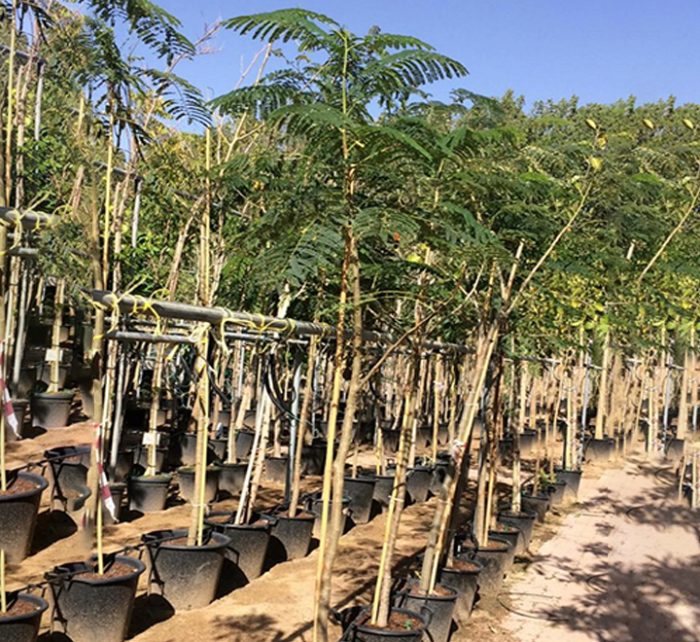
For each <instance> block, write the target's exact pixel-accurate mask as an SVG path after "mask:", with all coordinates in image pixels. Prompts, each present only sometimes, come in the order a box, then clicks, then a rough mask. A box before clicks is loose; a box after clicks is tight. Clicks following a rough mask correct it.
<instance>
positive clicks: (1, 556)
mask: <svg viewBox="0 0 700 642" xmlns="http://www.w3.org/2000/svg"><path fill="white" fill-rule="evenodd" d="M0 613H7V593H6V589H5V549H4V548H0Z"/></svg>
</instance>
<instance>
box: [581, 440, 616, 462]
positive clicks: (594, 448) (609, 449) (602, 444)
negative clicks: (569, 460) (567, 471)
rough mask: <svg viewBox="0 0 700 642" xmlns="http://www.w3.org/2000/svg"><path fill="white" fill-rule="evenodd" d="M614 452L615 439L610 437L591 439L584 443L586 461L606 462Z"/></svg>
mask: <svg viewBox="0 0 700 642" xmlns="http://www.w3.org/2000/svg"><path fill="white" fill-rule="evenodd" d="M614 454H615V440H614V439H613V438H612V437H604V438H603V439H591V440H590V441H589V442H588V443H587V444H586V452H585V457H586V461H593V462H606V461H610V460H611V459H612V458H613V455H614Z"/></svg>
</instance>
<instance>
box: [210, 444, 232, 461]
mask: <svg viewBox="0 0 700 642" xmlns="http://www.w3.org/2000/svg"><path fill="white" fill-rule="evenodd" d="M227 446H228V439H210V440H209V447H210V448H211V449H212V450H213V451H214V456H215V457H216V459H217V460H218V461H224V459H226V447H227Z"/></svg>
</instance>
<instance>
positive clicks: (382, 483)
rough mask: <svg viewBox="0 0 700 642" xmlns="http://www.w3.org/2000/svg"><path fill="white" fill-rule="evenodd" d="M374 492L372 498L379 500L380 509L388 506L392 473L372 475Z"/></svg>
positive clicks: (391, 489)
mask: <svg viewBox="0 0 700 642" xmlns="http://www.w3.org/2000/svg"><path fill="white" fill-rule="evenodd" d="M371 479H374V494H373V495H372V498H373V499H374V501H376V502H379V504H380V506H381V507H382V511H385V510H386V509H387V508H389V503H390V502H391V493H392V492H393V490H394V475H374V476H373V477H371Z"/></svg>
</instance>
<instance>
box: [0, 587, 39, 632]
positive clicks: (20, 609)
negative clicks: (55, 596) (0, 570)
mask: <svg viewBox="0 0 700 642" xmlns="http://www.w3.org/2000/svg"><path fill="white" fill-rule="evenodd" d="M7 598H8V599H7V602H8V614H7V615H0V640H2V641H3V642H34V641H35V640H36V639H37V637H38V635H39V625H40V624H41V616H42V615H43V614H44V611H46V609H48V608H49V603H48V602H47V601H46V600H45V599H44V598H42V597H39V596H38V595H29V594H28V593H20V594H19V595H17V596H16V597H12V596H10V595H7Z"/></svg>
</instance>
